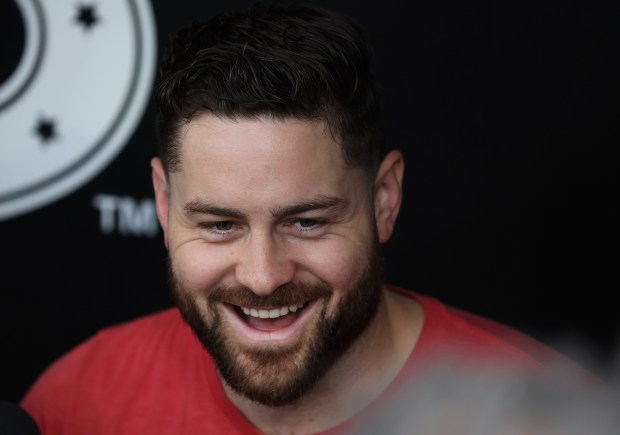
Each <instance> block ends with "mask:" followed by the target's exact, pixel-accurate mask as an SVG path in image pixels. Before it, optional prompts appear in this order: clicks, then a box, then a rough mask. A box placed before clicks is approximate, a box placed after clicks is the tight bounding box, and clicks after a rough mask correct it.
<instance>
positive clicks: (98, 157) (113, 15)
mask: <svg viewBox="0 0 620 435" xmlns="http://www.w3.org/2000/svg"><path fill="white" fill-rule="evenodd" d="M14 1H15V4H16V6H17V8H15V9H16V10H18V11H19V14H20V15H21V19H22V22H23V28H24V44H23V50H22V53H21V56H20V59H19V62H18V64H17V66H16V67H15V68H14V69H13V70H12V73H11V74H10V76H9V77H8V79H6V80H4V81H3V82H2V83H0V220H2V219H7V218H10V217H13V216H18V215H20V214H23V213H26V212H28V211H31V210H34V209H37V208H40V207H42V206H44V205H46V204H49V203H50V202H52V201H54V200H57V199H59V198H61V197H63V196H65V195H67V194H69V193H71V192H72V191H74V190H75V189H77V188H79V187H80V186H82V185H83V184H84V183H86V182H87V181H89V180H90V179H91V178H93V177H94V176H95V175H97V174H98V173H99V172H100V171H101V170H103V169H104V168H105V167H106V166H107V165H108V164H109V163H110V162H111V161H112V159H113V158H114V157H116V155H117V154H118V153H119V152H120V150H121V149H122V148H123V146H124V145H125V144H126V143H127V141H128V139H129V137H130V136H131V134H132V133H133V132H134V130H135V128H136V126H137V125H138V123H139V122H140V120H141V118H142V115H143V113H144V109H145V108H146V105H147V102H148V99H149V97H150V95H151V87H152V84H153V79H154V76H155V60H156V45H157V42H156V33H155V24H154V22H155V21H154V18H153V11H152V9H151V6H150V3H149V2H148V0H105V1H101V2H95V1H93V2H76V1H75V0H14Z"/></svg>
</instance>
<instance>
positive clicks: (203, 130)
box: [171, 114, 363, 200]
mask: <svg viewBox="0 0 620 435" xmlns="http://www.w3.org/2000/svg"><path fill="white" fill-rule="evenodd" d="M180 156H181V165H180V168H181V169H180V171H179V172H178V173H173V174H171V176H172V180H173V183H172V184H173V187H174V184H175V181H176V184H177V185H179V186H182V187H183V188H184V189H185V190H187V192H185V194H186V195H187V196H194V197H196V196H199V197H200V196H204V195H207V196H208V197H210V198H214V197H217V196H221V197H224V196H228V197H230V196H235V195H236V196H243V195H246V196H247V194H248V193H254V194H256V195H260V196H261V197H262V198H263V199H264V200H265V199H267V198H266V197H269V196H270V199H272V200H275V199H276V198H277V197H278V195H281V196H286V198H287V199H291V200H294V199H303V198H301V197H303V196H304V191H307V192H308V194H310V193H312V194H315V195H316V194H325V195H331V194H334V193H337V192H335V190H341V189H347V188H349V187H354V186H353V185H354V184H355V183H357V181H358V180H360V179H361V178H360V176H361V175H362V172H361V170H359V169H354V168H351V167H349V166H348V165H347V164H346V162H345V161H344V157H343V152H342V148H341V146H340V144H339V143H338V142H337V141H336V140H335V139H334V137H333V135H332V134H331V132H330V129H329V128H328V126H327V124H326V123H325V122H323V121H319V120H300V119H296V118H285V119H274V118H268V117H259V118H243V119H230V118H222V117H217V116H214V115H210V114H201V115H199V116H196V117H195V118H194V119H192V121H191V122H189V123H188V124H187V126H186V127H185V129H184V131H183V132H182V136H181V143H180ZM362 178H363V177H362ZM362 182H363V181H362ZM352 183H353V184H352ZM298 197H299V198H298ZM188 199H190V200H191V199H192V198H188Z"/></svg>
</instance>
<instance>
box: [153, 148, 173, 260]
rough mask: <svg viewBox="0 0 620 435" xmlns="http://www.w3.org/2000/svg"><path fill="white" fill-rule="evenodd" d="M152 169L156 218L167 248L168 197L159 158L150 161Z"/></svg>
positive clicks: (164, 172)
mask: <svg viewBox="0 0 620 435" xmlns="http://www.w3.org/2000/svg"><path fill="white" fill-rule="evenodd" d="M151 168H152V169H153V189H154V190H155V205H156V207H157V218H158V219H159V224H160V225H161V228H162V230H163V231H164V243H165V244H166V248H167V247H168V196H169V188H168V181H167V180H166V171H165V170H164V165H163V163H162V162H161V159H160V158H159V157H154V158H153V159H152V160H151Z"/></svg>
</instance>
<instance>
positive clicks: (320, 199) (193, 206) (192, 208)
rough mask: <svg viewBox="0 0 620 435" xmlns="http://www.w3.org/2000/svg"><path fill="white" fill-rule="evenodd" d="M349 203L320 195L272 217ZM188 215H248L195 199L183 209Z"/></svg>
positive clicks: (339, 207)
mask: <svg viewBox="0 0 620 435" xmlns="http://www.w3.org/2000/svg"><path fill="white" fill-rule="evenodd" d="M348 204H349V202H348V201H347V200H346V199H344V198H339V197H336V196H328V195H319V196H317V197H316V198H314V199H311V200H309V201H303V202H300V203H297V204H293V205H289V206H285V207H277V208H274V209H271V210H270V212H271V215H272V217H273V218H275V219H276V220H280V219H283V218H285V217H287V216H291V215H295V214H300V213H305V212H307V211H312V210H334V211H335V210H342V209H344V208H346V207H347V206H348ZM183 210H184V212H185V214H186V215H192V214H210V215H214V216H222V217H228V218H235V219H245V218H246V215H245V213H243V212H242V211H241V210H239V209H236V208H231V207H222V206H219V205H216V204H212V203H210V202H208V201H204V200H200V199H195V200H193V201H190V202H188V203H187V204H185V206H184V207H183Z"/></svg>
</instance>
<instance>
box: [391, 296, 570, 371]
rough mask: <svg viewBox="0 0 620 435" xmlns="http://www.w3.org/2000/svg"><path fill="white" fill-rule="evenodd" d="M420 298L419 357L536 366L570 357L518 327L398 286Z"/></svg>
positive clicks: (415, 352) (475, 362) (417, 348)
mask: <svg viewBox="0 0 620 435" xmlns="http://www.w3.org/2000/svg"><path fill="white" fill-rule="evenodd" d="M394 290H395V291H398V292H401V293H403V294H406V295H409V296H410V297H412V298H414V299H416V300H417V301H418V302H419V303H420V304H421V306H422V309H423V312H424V323H423V327H422V332H421V334H420V339H419V340H418V343H417V345H416V349H415V350H414V354H415V355H417V357H418V358H426V357H430V356H431V355H432V356H433V357H436V356H439V357H446V358H447V357H450V358H454V360H456V361H459V363H462V364H466V363H467V362H471V364H472V365H476V364H480V363H486V362H497V361H508V362H510V363H514V364H522V365H526V366H529V367H533V368H543V367H545V366H546V365H547V364H550V363H552V362H557V361H560V360H566V358H565V357H563V356H562V355H560V354H559V353H558V352H556V351H555V350H554V349H552V348H551V347H549V346H547V345H545V344H543V343H542V342H540V341H538V340H537V339H535V338H533V337H531V336H529V335H527V334H524V333H523V332H521V331H518V330H517V329H515V328H513V327H511V326H508V325H505V324H502V323H500V322H497V321H494V320H491V319H488V318H485V317H482V316H479V315H476V314H474V313H471V312H467V311H464V310H461V309H458V308H455V307H452V306H450V305H447V304H444V303H443V302H441V301H439V300H437V299H435V298H433V297H430V296H427V295H423V294H419V293H415V292H411V291H407V290H403V289H398V288H395V289H394Z"/></svg>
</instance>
